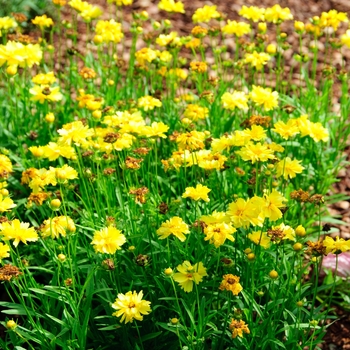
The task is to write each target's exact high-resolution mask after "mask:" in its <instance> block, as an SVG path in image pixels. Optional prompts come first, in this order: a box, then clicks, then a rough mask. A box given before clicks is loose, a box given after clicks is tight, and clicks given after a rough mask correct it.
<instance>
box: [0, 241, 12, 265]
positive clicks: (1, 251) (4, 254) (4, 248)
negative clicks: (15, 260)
mask: <svg viewBox="0 0 350 350" xmlns="http://www.w3.org/2000/svg"><path fill="white" fill-rule="evenodd" d="M9 251H10V247H9V246H8V245H7V244H3V243H1V242H0V262H1V260H2V259H5V258H8V257H9V256H10V254H9Z"/></svg>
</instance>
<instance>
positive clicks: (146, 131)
mask: <svg viewBox="0 0 350 350" xmlns="http://www.w3.org/2000/svg"><path fill="white" fill-rule="evenodd" d="M168 130H169V126H168V125H165V124H164V123H162V122H159V123H158V122H153V123H152V124H151V126H144V127H142V131H141V132H140V134H141V135H143V136H147V137H161V138H163V139H165V138H166V135H165V134H164V133H165V132H167V131H168Z"/></svg>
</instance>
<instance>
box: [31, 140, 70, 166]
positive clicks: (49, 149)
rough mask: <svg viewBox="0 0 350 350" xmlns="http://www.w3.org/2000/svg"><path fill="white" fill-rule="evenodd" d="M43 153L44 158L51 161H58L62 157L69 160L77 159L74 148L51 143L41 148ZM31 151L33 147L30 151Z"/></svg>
mask: <svg viewBox="0 0 350 350" xmlns="http://www.w3.org/2000/svg"><path fill="white" fill-rule="evenodd" d="M40 148H41V149H42V151H43V154H42V157H43V158H47V159H48V160H49V161H53V160H56V159H58V158H59V157H60V156H61V157H64V158H67V159H76V153H75V150H74V148H73V147H72V146H64V145H58V144H57V143H55V142H49V143H48V144H47V145H46V146H40ZM29 150H30V151H31V147H30V149H29Z"/></svg>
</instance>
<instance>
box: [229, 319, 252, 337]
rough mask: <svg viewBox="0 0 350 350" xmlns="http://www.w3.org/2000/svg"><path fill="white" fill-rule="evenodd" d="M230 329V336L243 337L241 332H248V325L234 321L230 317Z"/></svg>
mask: <svg viewBox="0 0 350 350" xmlns="http://www.w3.org/2000/svg"><path fill="white" fill-rule="evenodd" d="M230 331H232V338H233V339H234V338H237V336H238V337H240V338H243V333H246V334H250V330H249V328H248V325H247V324H246V323H245V322H244V321H242V320H239V321H236V320H235V319H232V321H231V324H230Z"/></svg>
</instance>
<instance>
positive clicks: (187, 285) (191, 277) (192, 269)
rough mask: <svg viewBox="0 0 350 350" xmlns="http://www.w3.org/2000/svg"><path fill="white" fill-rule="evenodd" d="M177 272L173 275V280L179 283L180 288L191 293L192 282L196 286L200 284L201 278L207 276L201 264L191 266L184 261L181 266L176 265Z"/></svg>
mask: <svg viewBox="0 0 350 350" xmlns="http://www.w3.org/2000/svg"><path fill="white" fill-rule="evenodd" d="M177 270H178V271H179V272H176V273H174V275H173V279H174V281H175V282H177V283H179V285H180V287H181V288H182V289H183V290H184V291H185V292H186V293H189V292H192V290H193V282H194V283H196V284H197V285H198V284H199V283H200V282H202V280H203V277H205V276H208V274H207V269H206V268H205V267H204V266H203V263H202V262H199V263H197V264H194V265H193V266H192V265H191V263H190V262H189V261H187V260H186V261H184V262H183V263H182V264H181V265H178V267H177Z"/></svg>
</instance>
